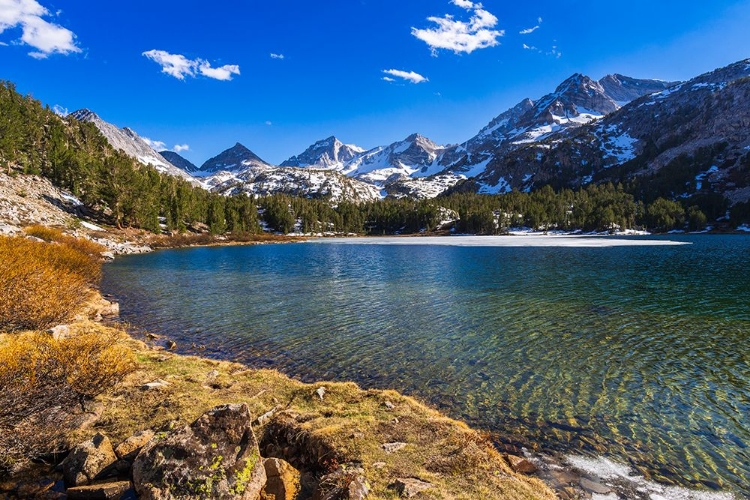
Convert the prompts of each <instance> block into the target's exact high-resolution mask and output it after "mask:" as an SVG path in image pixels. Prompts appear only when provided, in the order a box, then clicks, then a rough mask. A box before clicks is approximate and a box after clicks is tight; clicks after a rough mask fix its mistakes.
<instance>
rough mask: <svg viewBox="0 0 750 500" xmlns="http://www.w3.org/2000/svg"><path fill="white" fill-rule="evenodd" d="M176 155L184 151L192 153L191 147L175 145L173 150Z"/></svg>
mask: <svg viewBox="0 0 750 500" xmlns="http://www.w3.org/2000/svg"><path fill="white" fill-rule="evenodd" d="M172 151H174V152H175V153H182V152H183V151H190V146H188V145H187V144H175V145H174V147H173V148H172Z"/></svg>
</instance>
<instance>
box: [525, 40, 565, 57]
mask: <svg viewBox="0 0 750 500" xmlns="http://www.w3.org/2000/svg"><path fill="white" fill-rule="evenodd" d="M521 46H522V47H523V48H524V49H525V50H531V51H533V52H538V53H540V54H544V55H545V56H552V57H554V58H555V59H560V58H561V57H562V52H560V49H558V48H557V45H553V46H552V48H551V49H550V50H547V51H544V50H542V49H539V48H537V47H534V46H533V45H526V44H525V43H524V44H522V45H521Z"/></svg>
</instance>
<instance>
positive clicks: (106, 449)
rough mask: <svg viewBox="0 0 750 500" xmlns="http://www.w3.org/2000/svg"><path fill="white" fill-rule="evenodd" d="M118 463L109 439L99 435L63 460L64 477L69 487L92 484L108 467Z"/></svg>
mask: <svg viewBox="0 0 750 500" xmlns="http://www.w3.org/2000/svg"><path fill="white" fill-rule="evenodd" d="M116 461H117V456H116V455H115V450H113V449H112V443H111V442H110V441H109V438H108V437H107V436H105V435H103V434H101V433H97V434H96V435H95V436H94V437H93V438H91V439H89V440H88V441H85V442H83V443H81V444H79V445H78V446H76V447H75V448H73V451H71V452H70V454H69V455H68V456H67V458H65V460H63V463H62V466H63V476H64V477H65V484H67V485H68V487H71V486H81V485H86V484H89V483H91V481H93V480H94V479H97V477H98V475H99V474H100V473H101V472H102V471H103V470H104V469H106V468H107V467H109V466H111V465H112V464H114V463H115V462H116Z"/></svg>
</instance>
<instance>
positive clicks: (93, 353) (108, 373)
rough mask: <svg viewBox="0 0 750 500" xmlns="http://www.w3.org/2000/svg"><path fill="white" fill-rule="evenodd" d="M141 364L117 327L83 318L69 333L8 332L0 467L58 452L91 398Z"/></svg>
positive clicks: (0, 395)
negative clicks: (59, 336)
mask: <svg viewBox="0 0 750 500" xmlns="http://www.w3.org/2000/svg"><path fill="white" fill-rule="evenodd" d="M135 368H136V363H135V356H134V354H133V352H132V351H131V350H130V349H128V348H127V347H126V346H125V345H124V344H123V339H122V334H121V333H119V332H118V331H117V330H114V329H109V328H104V327H101V326H98V325H95V324H91V323H84V324H82V325H79V326H78V327H76V328H74V329H73V331H72V332H71V334H70V336H69V337H66V338H63V339H60V340H57V339H54V338H53V337H52V336H51V335H49V334H47V333H40V332H29V333H23V334H17V335H7V336H5V337H4V338H3V340H2V341H0V471H1V470H6V471H11V470H14V469H17V468H19V467H20V466H22V465H24V464H25V463H26V461H27V460H29V459H32V458H35V457H38V456H41V455H45V454H49V453H53V452H55V451H57V450H58V449H60V447H61V446H63V444H64V442H65V438H66V437H67V433H68V432H69V431H70V430H72V429H73V428H75V427H76V419H77V417H79V416H80V415H81V413H84V412H85V405H86V403H87V401H91V400H92V399H93V398H95V397H96V396H98V395H100V394H102V393H103V392H105V391H107V390H108V389H110V388H111V387H113V386H114V385H115V384H117V383H118V382H119V381H120V380H121V379H122V378H123V377H125V376H126V375H127V374H128V373H130V372H132V371H133V370H134V369H135Z"/></svg>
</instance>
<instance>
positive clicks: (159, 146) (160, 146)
mask: <svg viewBox="0 0 750 500" xmlns="http://www.w3.org/2000/svg"><path fill="white" fill-rule="evenodd" d="M142 139H143V142H145V143H146V144H148V145H149V146H150V147H151V149H153V150H154V151H164V150H165V149H167V144H166V143H165V142H163V141H153V140H151V139H149V138H148V137H142Z"/></svg>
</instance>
